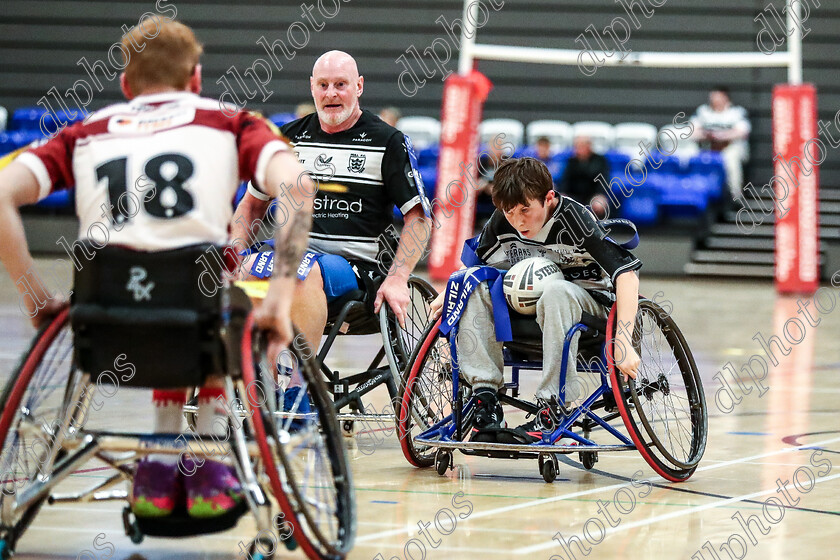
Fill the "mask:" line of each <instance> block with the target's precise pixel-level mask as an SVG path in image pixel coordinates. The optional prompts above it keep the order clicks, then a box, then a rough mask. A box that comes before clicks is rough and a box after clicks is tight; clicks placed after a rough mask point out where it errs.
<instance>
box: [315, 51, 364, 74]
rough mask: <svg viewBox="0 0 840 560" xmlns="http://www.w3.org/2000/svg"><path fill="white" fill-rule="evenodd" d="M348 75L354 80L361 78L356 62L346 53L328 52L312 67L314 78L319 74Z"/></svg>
mask: <svg viewBox="0 0 840 560" xmlns="http://www.w3.org/2000/svg"><path fill="white" fill-rule="evenodd" d="M336 72H340V73H346V74H347V75H348V76H351V77H352V78H353V79H356V78H358V77H359V67H358V66H356V60H355V59H354V58H353V57H352V56H350V55H349V54H347V53H346V52H344V51H328V52H325V53H324V54H322V55H321V56H319V57H318V60H316V61H315V65H314V66H312V77H313V78H314V77H316V76H318V75H319V74H325V73H326V74H331V73H336Z"/></svg>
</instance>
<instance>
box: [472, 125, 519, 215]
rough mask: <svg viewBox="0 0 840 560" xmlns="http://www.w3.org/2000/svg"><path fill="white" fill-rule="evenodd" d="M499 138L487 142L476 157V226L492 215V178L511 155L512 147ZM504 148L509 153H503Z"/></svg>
mask: <svg viewBox="0 0 840 560" xmlns="http://www.w3.org/2000/svg"><path fill="white" fill-rule="evenodd" d="M500 136H501V135H500ZM500 136H497V137H495V138H493V139H492V140H491V141H490V142H488V144H487V147H486V148H485V149H484V151H482V152H481V153H480V154H479V155H478V191H477V193H476V194H477V198H476V217H477V218H478V221H477V222H476V223H477V224H481V223H483V221H484V220H485V219H487V218H489V217H490V215H491V214H492V213H493V209H494V206H493V200H492V198H491V194H492V189H493V178H494V177H495V176H496V169H498V168H499V166H500V165H501V164H502V162H503V161H504V160H506V159H507V158H509V157H510V156H511V155H512V153H513V152H512V146H513V145H512V144H510V143H504V142H503V140H502V138H503V136H501V137H500ZM506 147H510V148H511V151H505V148H506Z"/></svg>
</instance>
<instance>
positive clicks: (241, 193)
mask: <svg viewBox="0 0 840 560" xmlns="http://www.w3.org/2000/svg"><path fill="white" fill-rule="evenodd" d="M247 190H248V181H242V183H241V184H240V185H239V188H238V189H236V194H235V195H233V207H234V208H236V207H237V206H239V203H240V202H242V198H243V197H244V196H245V192H246V191H247Z"/></svg>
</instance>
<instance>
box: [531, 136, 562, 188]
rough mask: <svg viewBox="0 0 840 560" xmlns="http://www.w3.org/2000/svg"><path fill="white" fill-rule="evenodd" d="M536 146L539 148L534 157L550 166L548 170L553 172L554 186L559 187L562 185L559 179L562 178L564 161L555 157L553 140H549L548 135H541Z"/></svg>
mask: <svg viewBox="0 0 840 560" xmlns="http://www.w3.org/2000/svg"><path fill="white" fill-rule="evenodd" d="M535 148H536V150H537V155H536V156H534V157H535V158H536V159H538V160H540V161H541V162H543V163H544V164H545V166H546V167H548V172H549V173H551V178H552V180H553V181H554V187H555V188H557V187H559V186H560V185H559V183H558V181H559V180H560V172H561V171H562V169H561V167H562V163H561V162H560V161H559V160H557V159H556V158H555V157H554V156H555V154H554V152H553V151H552V150H551V140H549V139H548V137H547V136H540V137H539V138H537V143H536V145H535Z"/></svg>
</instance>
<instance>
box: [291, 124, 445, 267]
mask: <svg viewBox="0 0 840 560" xmlns="http://www.w3.org/2000/svg"><path fill="white" fill-rule="evenodd" d="M281 132H282V133H283V135H284V136H285V137H286V138H288V139H289V141H290V142H291V143H292V146H293V147H294V151H295V154H296V155H297V157H298V160H299V161H300V163H301V164H302V165H303V166H304V168H306V170H307V172H309V175H310V176H311V177H312V179H313V180H314V181H315V182H316V184H317V185H318V193H317V195H316V197H315V201H314V209H313V212H312V232H311V233H310V234H309V247H310V248H311V249H312V250H314V251H318V252H323V253H330V254H334V255H340V256H342V257H345V258H347V259H355V260H362V261H367V262H376V260H377V255H379V254H380V252H381V250H382V249H383V248H384V247H383V246H382V245H381V244H382V243H387V242H388V241H391V242H392V243H393V238H392V237H391V236H390V235H389V234H388V233H386V230H387V228H388V226H389V225H391V223H392V222H393V218H392V217H393V214H392V208H393V207H394V206H395V205H396V206H397V208H399V209H400V211H401V212H402V213H403V214H405V213H406V212H408V211H409V210H411V209H412V208H413V207H414V206H416V205H418V204H421V205H422V206H423V208H424V211H425V213H426V215H428V214H429V211H428V200H427V199H426V194H425V192H424V188H423V182H422V178H420V174H419V173H418V172H417V166H416V159H415V157H414V155H413V151H412V148H411V141H410V140H409V139H408V138H407V137H406V136H404V135H403V133H402V132H400V131H399V130H397V129H396V128H394V127H392V126H390V125H388V124H386V123H384V122H383V121H382V120H381V119H379V117H377V116H376V115H374V114H373V113H371V112H370V111H362V115H361V117H359V120H358V121H357V122H356V124H354V125H353V126H352V127H351V128H349V129H348V130H344V131H342V132H336V133H334V134H327V133H325V132H324V131H323V130H322V129H321V123H320V121H319V120H318V114H317V113H312V114H311V115H307V116H306V117H303V118H301V119H298V120H296V121H293V122H290V123H288V124H286V125H284V126H283V127H282V128H281ZM383 234H384V235H383Z"/></svg>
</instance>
